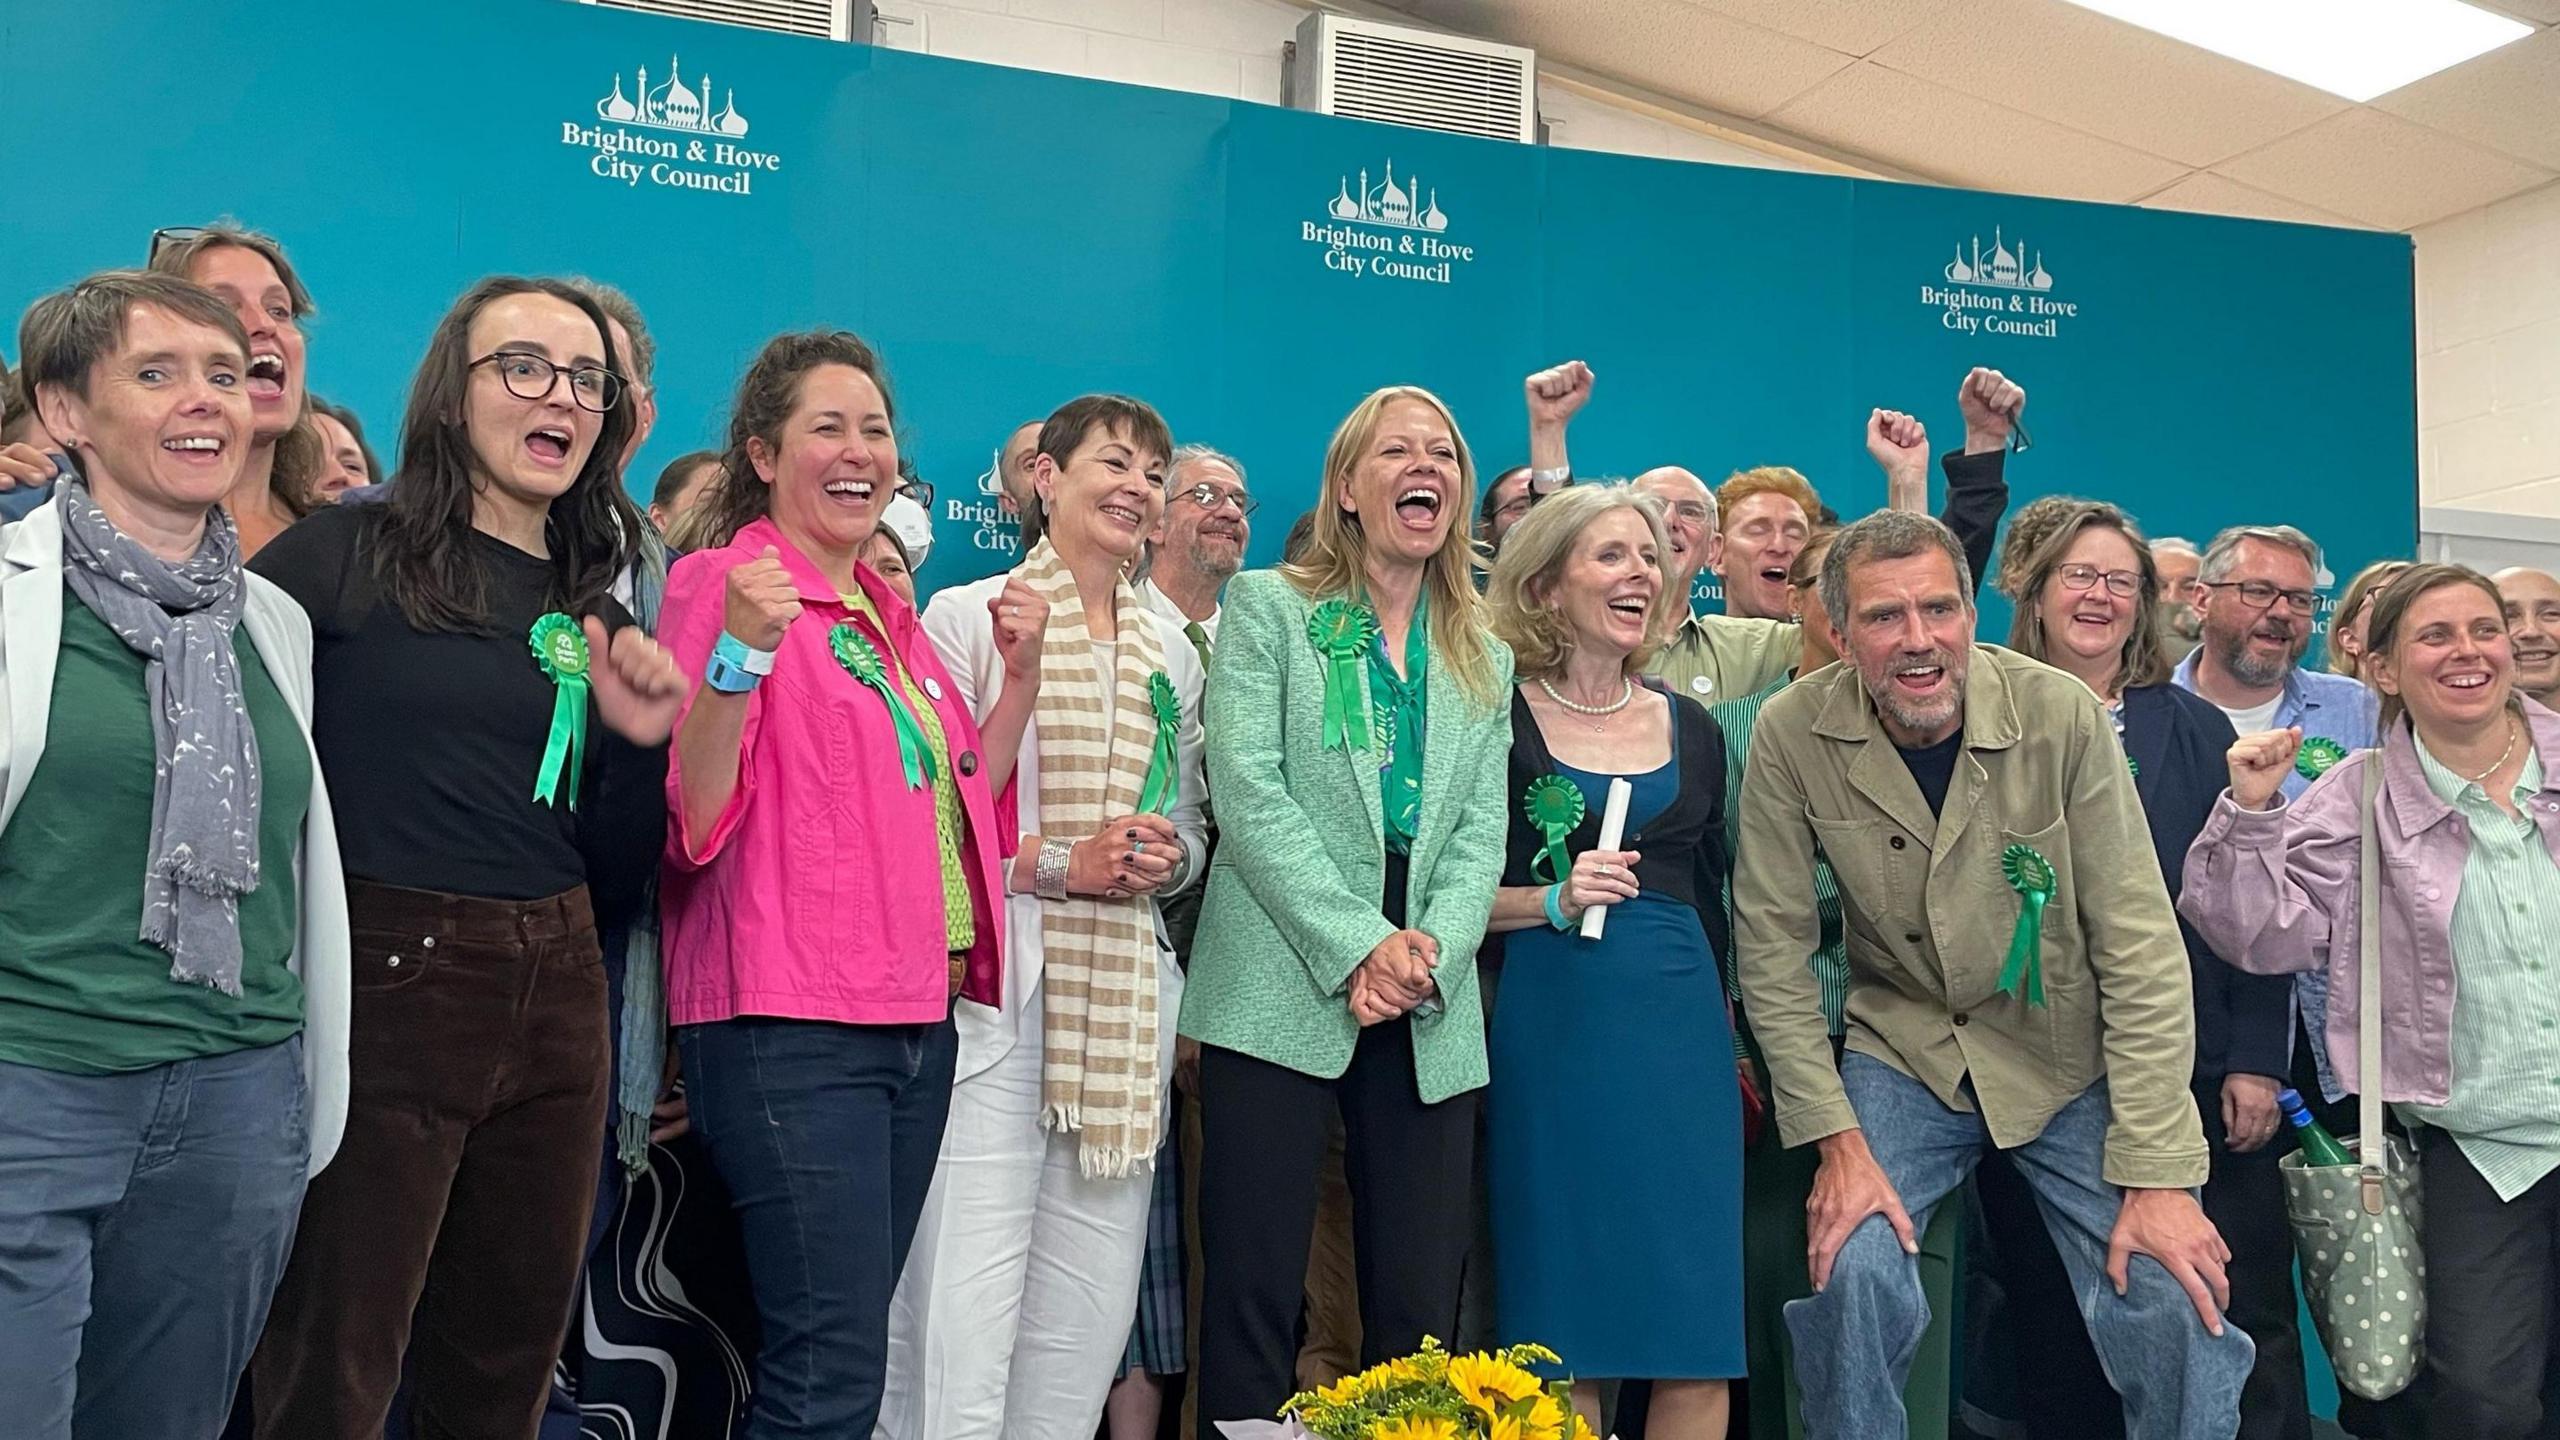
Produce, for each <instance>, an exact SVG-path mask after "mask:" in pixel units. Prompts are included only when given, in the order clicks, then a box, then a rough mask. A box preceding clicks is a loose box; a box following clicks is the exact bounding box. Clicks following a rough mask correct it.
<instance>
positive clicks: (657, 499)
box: [633, 341, 720, 508]
mask: <svg viewBox="0 0 2560 1440" xmlns="http://www.w3.org/2000/svg"><path fill="white" fill-rule="evenodd" d="M633 343H634V344H637V343H638V342H637V341H634V342H633ZM719 463H720V452H719V451H717V450H687V451H686V452H684V453H683V454H681V455H679V456H677V457H676V458H674V459H673V460H670V461H668V462H667V468H666V469H664V470H661V471H659V472H658V485H657V488H656V489H654V490H651V491H650V492H649V503H650V504H652V505H656V506H659V507H661V508H663V507H665V506H668V505H673V504H674V503H676V497H677V496H678V495H681V494H683V493H684V482H685V481H686V480H688V479H690V478H691V477H692V475H693V472H694V471H696V470H699V469H701V468H702V467H703V466H705V465H717V464H719Z"/></svg>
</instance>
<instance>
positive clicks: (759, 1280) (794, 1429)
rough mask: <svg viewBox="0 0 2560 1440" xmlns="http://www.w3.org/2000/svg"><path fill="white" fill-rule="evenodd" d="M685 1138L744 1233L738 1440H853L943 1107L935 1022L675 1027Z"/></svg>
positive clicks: (944, 1082)
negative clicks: (746, 1339)
mask: <svg viewBox="0 0 2560 1440" xmlns="http://www.w3.org/2000/svg"><path fill="white" fill-rule="evenodd" d="M676 1049H677V1052H678V1054H679V1055H681V1056H682V1058H683V1061H684V1086H685V1097H686V1100H687V1102H688V1104H689V1106H690V1110H691V1114H692V1118H693V1130H694V1133H695V1134H696V1135H697V1136H699V1137H701V1140H702V1145H703V1148H704V1149H705V1150H707V1151H708V1152H709V1153H710V1156H711V1165H712V1168H713V1169H714V1170H715V1171H716V1172H718V1174H719V1176H720V1182H721V1184H722V1185H723V1186H725V1187H726V1188H727V1189H728V1191H729V1197H730V1203H731V1205H732V1206H733V1207H734V1208H735V1209H736V1210H737V1212H738V1227H739V1231H740V1233H741V1235H742V1238H743V1239H744V1240H745V1242H746V1251H747V1276H748V1280H749V1283H750V1284H751V1285H752V1286H753V1287H754V1289H755V1298H756V1315H757V1319H758V1321H759V1322H760V1328H761V1330H762V1335H763V1338H762V1342H761V1343H760V1344H759V1346H758V1347H757V1351H756V1378H755V1403H754V1406H753V1408H752V1409H751V1410H750V1411H749V1413H748V1420H747V1428H746V1432H745V1440H785V1437H795V1440H796V1437H802V1436H807V1437H826V1440H845V1437H853V1440H861V1437H864V1436H868V1435H869V1434H870V1433H871V1430H872V1426H873V1425H874V1424H875V1423H876V1422H877V1420H878V1418H879V1414H880V1390H881V1385H882V1382H883V1379H884V1376H885V1372H886V1370H887V1366H888V1358H889V1298H890V1295H891V1294H892V1292H894V1291H895V1290H896V1288H897V1284H898V1272H899V1271H900V1270H902V1269H904V1268H906V1263H907V1249H908V1247H909V1246H910V1245H911V1244H912V1243H913V1242H914V1240H915V1234H916V1221H917V1217H919V1216H920V1215H921V1214H922V1213H923V1211H924V1197H925V1191H926V1189H927V1188H928V1187H929V1186H930V1185H931V1184H932V1182H933V1167H934V1161H935V1158H936V1157H937V1156H939V1155H940V1154H941V1151H942V1130H943V1123H944V1122H945V1121H946V1120H947V1119H949V1117H950V1114H951V1073H952V1066H953V1065H954V1063H955V1062H956V1061H957V1060H958V1058H959V1039H958V1034H957V1032H956V1031H955V1030H953V1028H952V1024H951V1021H950V1020H948V1019H945V1020H943V1021H942V1022H940V1023H939V1024H934V1025H838V1024H833V1023H830V1022H827V1021H820V1020H780V1019H766V1018H762V1017H742V1018H740V1019H736V1020H722V1021H717V1022H715V1023H712V1024H707V1025H685V1026H680V1027H678V1028H677V1030H676Z"/></svg>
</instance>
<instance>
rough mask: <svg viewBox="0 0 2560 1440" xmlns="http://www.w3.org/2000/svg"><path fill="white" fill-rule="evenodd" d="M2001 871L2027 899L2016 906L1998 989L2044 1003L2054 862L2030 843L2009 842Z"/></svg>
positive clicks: (2033, 1002) (2055, 886) (2054, 886)
mask: <svg viewBox="0 0 2560 1440" xmlns="http://www.w3.org/2000/svg"><path fill="white" fill-rule="evenodd" d="M2000 873H2001V874H2003V875H2005V876H2007V877H2008V880H2009V888H2010V889H2012V890H2015V891H2017V892H2018V894H2019V896H2020V897H2021V898H2022V899H2023V900H2024V901H2025V902H2026V903H2024V904H2022V905H2020V906H2019V907H2018V928H2017V929H2016V930H2014V931H2012V932H2011V933H2010V935H2009V958H2008V959H2007V960H2005V961H2003V962H2002V963H2001V966H2000V993H2002V994H2003V995H2016V996H2020V997H2022V998H2023V999H2025V1001H2026V1002H2027V1003H2028V1004H2030V1005H2042V1004H2043V1003H2044V907H2045V906H2046V905H2047V904H2049V903H2050V902H2051V901H2052V899H2053V892H2054V891H2055V890H2056V889H2058V888H2060V883H2061V882H2060V881H2059V880H2058V879H2057V878H2056V877H2055V875H2054V873H2053V862H2052V861H2050V860H2047V859H2046V858H2044V857H2043V856H2042V855H2039V854H2037V853H2036V851H2035V847H2033V846H2031V845H2012V846H2010V847H2009V848H2008V849H2006V850H2003V851H2001V852H2000Z"/></svg>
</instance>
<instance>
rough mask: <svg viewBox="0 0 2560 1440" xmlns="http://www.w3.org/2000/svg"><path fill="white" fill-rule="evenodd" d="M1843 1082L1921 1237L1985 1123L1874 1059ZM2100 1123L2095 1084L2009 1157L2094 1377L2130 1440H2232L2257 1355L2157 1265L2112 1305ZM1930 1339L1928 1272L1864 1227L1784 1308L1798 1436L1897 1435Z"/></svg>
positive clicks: (1977, 1146) (1882, 1233)
mask: <svg viewBox="0 0 2560 1440" xmlns="http://www.w3.org/2000/svg"><path fill="white" fill-rule="evenodd" d="M1840 1080H1841V1083H1842V1084H1843V1085H1844V1086H1846V1087H1847V1089H1848V1092H1849V1104H1850V1107H1851V1108H1852V1109H1854V1110H1856V1111H1857V1115H1858V1124H1859V1127H1860V1128H1861V1129H1862V1130H1863V1131H1864V1132H1865V1133H1866V1139H1867V1146H1868V1148H1869V1149H1871V1150H1872V1151H1874V1152H1875V1157H1876V1163H1877V1164H1879V1165H1881V1166H1883V1167H1884V1173H1885V1178H1886V1179H1888V1180H1890V1181H1892V1182H1893V1188H1894V1191H1895V1193H1896V1194H1898V1195H1899V1196H1900V1197H1901V1198H1902V1205H1903V1209H1904V1210H1905V1211H1906V1212H1907V1213H1908V1214H1909V1215H1910V1217H1911V1223H1912V1226H1913V1227H1914V1228H1915V1229H1926V1228H1928V1224H1929V1216H1930V1215H1931V1214H1932V1213H1933V1212H1934V1211H1935V1210H1936V1209H1937V1208H1938V1204H1939V1202H1940V1201H1942V1200H1944V1199H1946V1198H1947V1196H1948V1195H1949V1194H1950V1193H1951V1192H1953V1191H1954V1190H1955V1189H1956V1187H1957V1186H1959V1185H1962V1184H1963V1183H1964V1180H1965V1177H1966V1176H1967V1175H1968V1174H1970V1173H1971V1172H1972V1170H1973V1166H1974V1162H1975V1161H1976V1160H1977V1159H1979V1158H1980V1156H1981V1154H1982V1147H1984V1146H1985V1145H1988V1144H1990V1143H1991V1137H1990V1133H1989V1132H1988V1131H1987V1130H1985V1129H1984V1128H1983V1123H1982V1117H1981V1115H1979V1114H1976V1113H1966V1112H1960V1111H1955V1110H1950V1109H1948V1108H1947V1107H1946V1106H1945V1105H1943V1104H1940V1103H1939V1101H1938V1097H1937V1096H1936V1095H1935V1094H1933V1093H1931V1092H1930V1090H1929V1087H1928V1086H1926V1085H1923V1084H1921V1083H1920V1082H1919V1081H1917V1080H1914V1079H1912V1078H1910V1077H1909V1076H1907V1075H1904V1074H1903V1073H1902V1072H1900V1071H1898V1070H1896V1069H1894V1068H1893V1067H1892V1066H1890V1065H1887V1064H1885V1063H1884V1062H1883V1061H1881V1060H1876V1059H1873V1058H1871V1057H1868V1056H1865V1055H1859V1054H1855V1053H1852V1054H1850V1055H1847V1056H1845V1057H1843V1058H1842V1060H1841V1062H1840ZM2107 1121H2108V1113H2107V1087H2106V1082H2105V1081H2100V1082H2099V1083H2097V1084H2095V1085H2092V1086H2090V1087H2089V1088H2088V1090H2086V1091H2085V1092H2083V1093H2082V1094H2081V1095H2080V1097H2079V1098H2078V1099H2076V1100H2073V1101H2072V1102H2071V1103H2070V1104H2068V1105H2065V1106H2063V1107H2062V1109H2061V1110H2060V1111H2059V1112H2058V1113H2056V1114H2055V1115H2054V1117H2053V1119H2051V1120H2050V1121H2048V1122H2046V1124H2045V1127H2044V1133H2043V1134H2041V1135H2038V1136H2037V1137H2036V1138H2035V1139H2033V1140H2030V1141H2028V1142H2027V1143H2026V1144H2025V1145H2023V1146H2020V1147H2019V1148H2018V1149H2016V1150H2013V1151H2011V1152H2009V1154H2010V1157H2011V1158H2012V1159H2013V1160H2014V1161H2015V1162H2016V1164H2017V1167H2018V1169H2019V1171H2020V1173H2022V1174H2023V1175H2024V1176H2025V1177H2026V1180H2027V1183H2028V1185H2029V1186H2030V1187H2031V1188H2033V1189H2034V1191H2035V1194H2036V1205H2037V1208H2038V1209H2040V1210H2041V1211H2043V1213H2044V1223H2045V1229H2046V1230H2047V1231H2048V1232H2049V1233H2050V1234H2051V1235H2052V1236H2053V1244H2054V1248H2055V1249H2056V1250H2058V1251H2060V1252H2061V1254H2062V1263H2063V1267H2064V1269H2066V1270H2068V1271H2069V1272H2070V1275H2071V1285H2072V1289H2073V1290H2074V1291H2075V1292H2076V1293H2077V1295H2078V1297H2079V1302H2080V1318H2081V1321H2082V1322H2083V1323H2084V1324H2086V1325H2087V1326H2088V1327H2089V1338H2090V1340H2091V1342H2092V1343H2093V1344H2094V1345H2095V1346H2096V1347H2097V1351H2098V1363H2099V1364H2100V1365H2101V1366H2102V1367H2104V1369H2105V1370H2106V1373H2107V1379H2108V1382H2109V1383H2110V1384H2112V1385H2114V1386H2115V1389H2116V1393H2117V1394H2118V1395H2120V1396H2122V1397H2123V1398H2124V1410H2125V1434H2126V1436H2127V1437H2128V1440H2229V1437H2230V1436H2232V1435H2234V1434H2237V1433H2238V1431H2239V1428H2240V1389H2241V1386H2242V1385H2243V1384H2245V1383H2246V1382H2247V1380H2248V1378H2249V1370H2250V1366H2251V1364H2252V1363H2253V1361H2254V1360H2255V1357H2256V1354H2257V1349H2256V1347H2255V1346H2254V1345H2252V1344H2251V1343H2250V1340H2249V1337H2248V1336H2247V1335H2244V1334H2242V1333H2241V1331H2240V1328H2239V1327H2238V1326H2236V1325H2233V1324H2230V1323H2229V1322H2228V1320H2227V1319H2226V1321H2225V1323H2224V1325H2223V1333H2222V1334H2221V1335H2220V1336H2219V1337H2216V1336H2215V1335H2213V1334H2212V1333H2211V1332H2210V1331H2208V1330H2206V1329H2205V1328H2204V1324H2203V1322H2202V1321H2201V1320H2199V1319H2198V1318H2197V1316H2196V1312H2195V1304H2194V1302H2193V1301H2191V1300H2189V1299H2188V1298H2187V1292H2186V1291H2185V1290H2184V1289H2182V1288H2180V1286H2179V1285H2178V1282H2177V1281H2175V1280H2173V1279H2171V1278H2169V1272H2168V1271H2167V1270H2165V1269H2163V1268H2161V1266H2160V1265H2159V1263H2158V1262H2157V1261H2154V1260H2152V1259H2150V1258H2149V1257H2148V1256H2142V1255H2137V1256H2135V1257H2133V1261H2132V1268H2131V1277H2130V1278H2131V1283H2130V1285H2129V1286H2128V1287H2127V1289H2126V1293H2125V1294H2123V1295H2122V1296H2119V1295H2117V1294H2116V1293H2115V1286H2114V1284H2113V1282H2111V1281H2109V1280H2108V1279H2107V1277H2106V1273H2105V1267H2106V1262H2107V1240H2108V1237H2109V1236H2110V1235H2111V1234H2112V1233H2113V1232H2114V1230H2115V1223H2116V1212H2117V1210H2118V1209H2119V1208H2120V1207H2121V1206H2122V1205H2123V1203H2124V1192H2123V1191H2122V1190H2121V1189H2118V1188H2117V1187H2116V1186H2113V1185H2110V1184H2108V1183H2106V1181H2105V1180H2104V1179H2103V1178H2101V1175H2100V1168H2101V1160H2102V1156H2103V1152H2104V1147H2105V1144H2106V1134H2107ZM1928 1323H1929V1305H1928V1302H1927V1301H1926V1300H1924V1299H1923V1298H1922V1297H1921V1293H1920V1265H1919V1261H1918V1260H1917V1259H1916V1258H1915V1257H1913V1256H1911V1255H1908V1254H1905V1253H1904V1252H1903V1249H1902V1244H1901V1242H1900V1241H1898V1240H1896V1239H1895V1238H1894V1234H1893V1227H1892V1226H1891V1225H1889V1224H1887V1223H1886V1221H1885V1219H1884V1217H1883V1216H1881V1215H1870V1216H1868V1217H1867V1219H1866V1220H1865V1221H1864V1222H1862V1223H1861V1224H1860V1225H1859V1226H1858V1228H1857V1229H1856V1230H1855V1231H1853V1232H1851V1234H1850V1236H1849V1239H1848V1242H1847V1243H1846V1244H1844V1245H1842V1246H1841V1247H1840V1254H1839V1258H1838V1259H1837V1260H1836V1261H1834V1262H1833V1265H1832V1270H1831V1283H1830V1285H1829V1286H1828V1287H1826V1288H1825V1289H1824V1290H1823V1291H1822V1292H1821V1293H1820V1294H1817V1295H1815V1296H1813V1297H1811V1298H1810V1299H1804V1300H1796V1301H1791V1302H1789V1303H1788V1305H1787V1329H1788V1332H1789V1334H1790V1335H1792V1336H1793V1337H1794V1340H1795V1356H1796V1367H1797V1375H1798V1378H1799V1380H1800V1381H1801V1382H1802V1386H1803V1390H1804V1416H1805V1433H1806V1434H1807V1435H1808V1436H1809V1437H1812V1440H1869V1437H1873V1436H1877V1435H1900V1434H1902V1433H1903V1427H1904V1415H1903V1410H1902V1383H1903V1380H1904V1378H1905V1377H1906V1376H1907V1375H1908V1374H1909V1372H1910V1369H1911V1357H1912V1355H1913V1354H1914V1353H1915V1352H1916V1351H1917V1350H1918V1349H1919V1347H1920V1335H1921V1332H1922V1331H1923V1330H1925V1329H1926V1328H1927V1327H1928Z"/></svg>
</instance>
